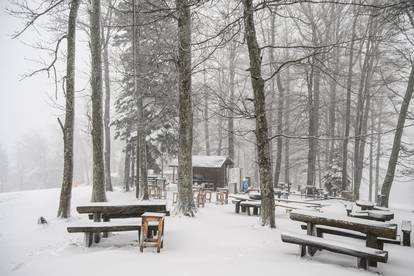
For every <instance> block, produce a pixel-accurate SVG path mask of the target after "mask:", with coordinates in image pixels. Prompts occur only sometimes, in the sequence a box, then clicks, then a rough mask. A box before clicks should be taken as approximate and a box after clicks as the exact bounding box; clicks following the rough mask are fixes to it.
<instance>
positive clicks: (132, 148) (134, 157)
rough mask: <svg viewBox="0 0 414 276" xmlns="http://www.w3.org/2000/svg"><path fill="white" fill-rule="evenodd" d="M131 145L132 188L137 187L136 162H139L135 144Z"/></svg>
mask: <svg viewBox="0 0 414 276" xmlns="http://www.w3.org/2000/svg"><path fill="white" fill-rule="evenodd" d="M130 145H131V169H130V170H131V181H130V186H131V187H136V181H137V180H136V174H135V172H136V170H135V169H136V167H135V160H137V158H136V154H137V152H136V150H135V143H130Z"/></svg>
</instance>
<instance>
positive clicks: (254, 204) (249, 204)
mask: <svg viewBox="0 0 414 276" xmlns="http://www.w3.org/2000/svg"><path fill="white" fill-rule="evenodd" d="M240 206H241V207H242V208H245V209H246V211H247V215H249V216H251V215H252V213H251V211H250V208H252V209H253V215H254V216H257V215H259V212H260V207H261V203H260V201H243V202H240Z"/></svg>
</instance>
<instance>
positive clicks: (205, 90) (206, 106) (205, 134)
mask: <svg viewBox="0 0 414 276" xmlns="http://www.w3.org/2000/svg"><path fill="white" fill-rule="evenodd" d="M203 84H204V89H203V90H204V140H205V142H206V155H210V133H209V129H208V121H209V118H208V91H207V83H206V69H205V68H204V71H203Z"/></svg>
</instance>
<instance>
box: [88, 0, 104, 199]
mask: <svg viewBox="0 0 414 276" xmlns="http://www.w3.org/2000/svg"><path fill="white" fill-rule="evenodd" d="M89 14H90V36H91V43H90V48H91V68H92V74H91V87H92V149H93V184H92V185H93V187H92V201H94V202H101V201H106V194H105V174H104V162H103V122H102V59H101V57H102V53H101V51H102V47H101V27H100V24H101V1H100V0H91V5H90V11H89Z"/></svg>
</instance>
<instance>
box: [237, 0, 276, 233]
mask: <svg viewBox="0 0 414 276" xmlns="http://www.w3.org/2000/svg"><path fill="white" fill-rule="evenodd" d="M243 5H244V31H245V37H246V42H247V48H248V52H249V61H250V76H251V82H252V87H253V92H254V100H255V101H254V103H255V116H256V143H257V151H258V164H259V174H260V188H261V196H262V201H261V219H262V225H270V227H276V225H275V199H274V191H273V182H272V165H271V161H270V153H269V137H268V127H267V118H266V101H265V93H264V80H263V78H262V72H261V56H260V49H259V45H258V43H257V38H256V29H255V25H254V19H253V13H254V9H253V4H252V0H243Z"/></svg>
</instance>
